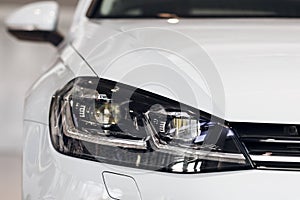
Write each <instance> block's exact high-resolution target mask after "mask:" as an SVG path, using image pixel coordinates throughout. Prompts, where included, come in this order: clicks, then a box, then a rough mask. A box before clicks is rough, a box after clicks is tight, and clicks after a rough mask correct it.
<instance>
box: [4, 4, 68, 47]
mask: <svg viewBox="0 0 300 200" xmlns="http://www.w3.org/2000/svg"><path fill="white" fill-rule="evenodd" d="M58 10H59V6H58V4H57V3H56V2H54V1H42V2H35V3H30V4H27V5H25V6H23V7H21V8H20V9H19V10H17V11H16V12H14V13H13V14H11V15H10V16H9V17H8V18H7V19H6V22H5V24H6V28H7V30H8V32H10V33H11V34H12V35H13V36H15V37H16V38H18V39H21V40H30V41H47V42H50V43H51V44H53V45H55V46H58V45H59V44H60V43H61V41H62V40H63V36H62V35H61V34H60V33H58V32H57V22H58V13H59V11H58Z"/></svg>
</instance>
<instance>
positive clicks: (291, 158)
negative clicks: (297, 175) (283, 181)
mask: <svg viewBox="0 0 300 200" xmlns="http://www.w3.org/2000/svg"><path fill="white" fill-rule="evenodd" d="M231 127H232V128H233V130H234V131H235V132H236V133H238V135H239V137H240V139H241V141H242V142H243V144H244V145H245V147H246V148H247V150H248V151H249V154H250V157H251V159H252V161H253V162H254V164H255V166H256V167H257V168H261V169H264V168H276V169H300V126H298V125H282V124H261V123H259V124H258V123H231Z"/></svg>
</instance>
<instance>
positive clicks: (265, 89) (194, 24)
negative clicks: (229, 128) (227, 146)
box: [73, 19, 300, 124]
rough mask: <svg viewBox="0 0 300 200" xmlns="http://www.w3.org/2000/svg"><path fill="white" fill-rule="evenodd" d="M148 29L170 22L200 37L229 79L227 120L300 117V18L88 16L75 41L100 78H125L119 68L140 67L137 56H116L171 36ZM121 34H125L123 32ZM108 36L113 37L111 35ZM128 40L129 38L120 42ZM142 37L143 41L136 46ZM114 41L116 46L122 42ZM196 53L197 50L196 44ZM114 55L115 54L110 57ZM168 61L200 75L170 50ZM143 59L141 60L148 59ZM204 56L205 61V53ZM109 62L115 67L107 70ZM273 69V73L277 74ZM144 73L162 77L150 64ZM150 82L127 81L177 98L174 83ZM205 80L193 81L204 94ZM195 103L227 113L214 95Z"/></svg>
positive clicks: (274, 120)
mask: <svg viewBox="0 0 300 200" xmlns="http://www.w3.org/2000/svg"><path fill="white" fill-rule="evenodd" d="M147 29H148V30H158V31H161V29H166V33H168V32H170V31H176V32H179V33H180V34H183V35H184V36H186V37H188V38H191V39H192V40H194V41H195V42H196V43H197V44H198V45H199V46H200V47H201V48H202V49H203V50H205V52H206V53H207V55H208V56H209V58H210V59H211V61H212V62H213V64H214V66H215V67H216V70H217V71H218V73H219V75H220V77H221V81H222V84H223V86H224V93H225V95H226V96H225V103H226V106H225V115H224V118H225V119H226V120H229V121H240V122H243V121H247V122H267V123H288V124H294V123H300V112H295V110H298V109H300V106H299V105H298V102H300V101H299V100H300V93H299V88H298V86H299V85H300V79H299V78H298V72H299V70H300V68H299V67H298V66H299V65H300V38H299V37H298V35H299V34H300V20H281V19H265V20H264V19H260V20H256V19H235V20H234V19H227V20H225V19H223V20H221V19H207V20H196V19H190V20H185V19H183V20H180V22H179V23H178V24H168V23H167V21H166V20H101V21H99V22H89V21H86V23H84V24H83V25H82V26H80V28H79V30H78V36H77V37H76V38H75V40H74V42H73V45H74V47H75V48H76V49H78V51H79V53H80V54H81V55H82V56H83V57H84V58H85V59H86V61H87V62H88V63H89V65H90V66H92V67H93V68H94V70H95V71H96V72H97V74H98V75H99V76H100V77H103V78H110V79H113V80H120V78H122V75H123V74H121V73H116V72H118V71H120V69H123V70H124V71H126V72H127V71H130V70H134V69H135V68H136V66H137V64H136V62H137V61H136V60H134V59H132V58H131V57H128V58H126V57H125V58H124V59H123V60H122V61H123V63H124V65H126V66H125V67H123V66H120V63H117V64H119V65H113V66H112V65H111V62H112V61H113V60H114V59H115V58H116V56H118V55H122V53H124V52H127V51H129V50H132V49H134V48H137V47H138V45H139V43H142V44H143V45H144V46H147V45H148V43H151V42H152V43H153V44H154V45H157V46H158V47H159V45H161V44H162V43H163V42H164V41H165V40H167V39H168V35H167V34H166V35H156V36H153V34H152V33H151V32H150V33H149V34H148V35H147V31H148V30H147ZM137 30H142V31H144V34H145V35H146V36H144V37H142V36H140V38H138V37H137V35H138V32H137ZM116 35H117V36H116ZM118 35H121V36H120V38H119V37H118ZM151 36H153V37H151ZM108 38H109V42H107V39H108ZM132 38H134V39H136V41H135V42H136V43H133V42H132ZM151 38H152V40H151ZM153 38H156V40H155V41H154V40H153ZM121 39H122V43H120V41H121ZM126 39H127V40H126ZM143 39H144V40H143ZM147 42H148V43H147ZM176 42H177V43H178V44H177V45H176ZM174 43H175V44H174ZM135 44H138V45H136V46H135ZM120 45H121V46H120ZM143 45H140V46H143ZM172 45H174V48H176V46H177V47H181V46H180V45H181V44H180V41H173V44H172ZM114 46H117V48H115V47H114ZM99 52H105V53H99ZM177 52H180V49H177ZM191 52H193V51H192V50H191ZM108 55H109V56H111V57H108ZM135 56H136V55H135ZM159 56H160V55H157V58H156V59H161V58H160V57H159ZM191 56H199V55H197V54H196V55H191ZM141 57H142V55H141ZM144 59H145V60H144V61H145V62H149V60H147V57H145V58H144ZM151 59H155V58H151ZM195 59H197V58H195ZM165 60H168V61H169V62H170V63H173V64H174V63H175V64H177V67H178V68H179V69H181V70H183V71H184V72H185V74H186V75H187V76H189V77H192V78H193V76H194V75H195V72H194V71H193V68H191V67H190V68H188V67H187V66H186V65H185V66H181V65H179V64H178V61H177V60H172V58H166V56H165ZM198 61H199V60H198ZM140 62H141V63H142V62H143V60H141V61H140ZM199 62H200V61H199ZM204 63H206V60H205V61H204ZM109 64H110V65H109ZM108 65H109V70H106V69H107V66H108ZM176 70H177V69H176ZM271 70H272V73H270V71H271ZM200 71H201V70H200ZM124 73H125V72H124ZM144 75H145V77H149V76H150V77H149V79H150V80H151V78H152V77H155V76H157V74H155V73H153V74H149V73H148V72H146V71H145V74H144ZM141 76H143V73H141ZM145 77H144V78H145ZM192 78H191V79H192ZM197 78H198V79H196V80H199V82H202V83H203V82H205V78H203V77H202V79H200V77H197ZM168 79H169V80H167V81H166V82H164V84H166V87H167V88H171V90H172V89H173V90H175V91H176V87H178V86H177V85H171V84H170V82H172V83H174V82H175V83H176V82H177V80H176V79H174V80H172V77H170V76H169V77H168ZM143 81H144V79H143V78H141V79H138V80H132V79H126V80H124V82H125V83H127V84H130V85H133V86H137V87H141V88H143V89H146V90H149V91H152V92H156V93H158V94H160V95H162V96H166V97H169V98H172V99H174V98H175V97H174V95H171V94H170V92H168V91H167V90H159V91H158V90H157V88H156V87H153V88H151V86H150V87H149V85H148V87H145V86H144V83H143ZM202 83H200V84H199V83H195V82H192V83H191V84H190V86H191V87H192V90H193V91H203V92H204V94H205V93H206V92H207V90H208V89H207V88H205V87H203V84H202ZM204 94H203V95H200V96H199V99H201V100H202V98H205V95H204ZM289 97H293V98H289ZM180 100H181V102H182V103H187V104H189V105H191V104H192V103H193V102H191V97H190V96H188V95H186V96H185V95H181V96H180ZM195 102H196V103H195ZM195 102H194V104H195V105H191V106H194V107H198V108H200V109H202V110H204V111H207V112H209V113H212V114H215V115H218V116H220V113H218V112H217V113H214V112H213V111H214V110H213V109H212V105H211V103H210V101H209V100H205V101H204V102H198V101H197V100H195Z"/></svg>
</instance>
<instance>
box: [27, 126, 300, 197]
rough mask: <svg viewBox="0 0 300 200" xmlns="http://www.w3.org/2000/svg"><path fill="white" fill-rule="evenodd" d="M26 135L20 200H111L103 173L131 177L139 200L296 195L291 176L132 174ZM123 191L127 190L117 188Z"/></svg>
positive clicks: (43, 132) (43, 133) (37, 129)
mask: <svg viewBox="0 0 300 200" xmlns="http://www.w3.org/2000/svg"><path fill="white" fill-rule="evenodd" d="M24 131H25V133H26V134H25V146H24V148H25V149H26V151H24V155H23V163H24V169H23V199H26V200H33V199H51V200H62V199H72V200H81V199H87V200H110V199H112V198H110V197H109V195H108V193H107V191H106V189H105V185H104V182H103V178H102V173H103V172H104V171H105V172H107V171H109V172H113V173H118V174H125V175H127V176H131V177H133V178H134V180H135V182H136V184H137V186H138V190H139V191H140V196H141V199H142V200H154V199H159V200H160V199H170V200H182V199H190V200H197V199H202V198H208V199H211V200H217V199H223V198H226V199H227V198H230V199H232V200H240V199H241V198H242V199H244V200H253V199H272V200H282V199H286V200H292V199H295V198H296V197H297V196H298V195H299V193H298V184H297V183H298V180H299V178H300V174H299V173H297V172H293V171H272V170H246V171H234V172H218V173H208V174H192V175H187V174H182V175H180V174H169V173H161V172H153V171H144V170H136V169H131V168H124V167H117V166H112V165H107V164H103V163H98V162H93V161H87V160H81V159H77V158H72V157H69V156H65V155H62V154H60V153H58V152H57V151H56V150H55V149H54V148H53V146H52V144H51V141H50V133H49V127H48V125H46V124H40V123H36V122H31V121H27V120H26V121H25V124H24ZM124 187H126V185H125V186H123V185H121V186H120V188H124ZM116 189H118V188H116ZM132 190H135V189H132ZM128 192H130V191H128V190H127V191H121V192H119V194H121V195H123V196H122V197H120V199H122V200H123V199H124V200H132V199H131V198H125V197H126V196H127V197H128V196H130V194H128ZM133 195H135V196H136V194H133Z"/></svg>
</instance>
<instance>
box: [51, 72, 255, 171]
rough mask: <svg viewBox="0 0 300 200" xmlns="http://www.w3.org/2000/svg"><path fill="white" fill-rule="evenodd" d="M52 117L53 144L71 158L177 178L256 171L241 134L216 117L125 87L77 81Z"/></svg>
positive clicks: (58, 98) (57, 99)
mask: <svg viewBox="0 0 300 200" xmlns="http://www.w3.org/2000/svg"><path fill="white" fill-rule="evenodd" d="M50 113H51V114H50V115H51V116H50V129H51V130H50V131H51V140H52V143H53V145H54V147H55V149H56V150H57V151H58V152H61V153H63V154H66V155H69V156H74V157H79V158H83V159H89V160H95V161H99V162H104V163H109V164H115V165H120V166H127V167H134V168H141V169H149V170H158V171H165V172H177V173H195V172H196V173H197V172H210V171H224V170H236V169H249V168H251V167H252V164H251V161H250V160H249V158H248V156H247V153H246V151H245V149H244V147H243V145H242V144H241V143H240V142H239V140H238V137H237V136H236V134H235V133H234V132H233V131H232V130H231V129H230V128H229V127H228V126H226V125H224V124H222V123H219V122H218V120H212V116H211V115H210V114H207V113H205V112H202V111H199V110H197V109H195V108H192V107H190V106H187V105H184V104H181V103H179V102H176V101H174V100H170V99H168V98H165V97H162V96H159V95H156V94H153V93H151V92H147V91H144V90H141V89H137V88H133V87H131V86H128V85H125V84H121V83H116V82H113V81H109V80H104V79H99V78H94V77H79V78H76V79H74V80H72V81H71V82H69V83H68V84H67V85H66V86H65V87H64V88H62V89H61V90H59V91H57V92H56V94H55V95H54V96H53V99H52V103H51V112H50ZM215 119H217V118H215Z"/></svg>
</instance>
